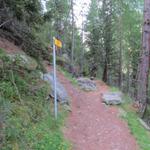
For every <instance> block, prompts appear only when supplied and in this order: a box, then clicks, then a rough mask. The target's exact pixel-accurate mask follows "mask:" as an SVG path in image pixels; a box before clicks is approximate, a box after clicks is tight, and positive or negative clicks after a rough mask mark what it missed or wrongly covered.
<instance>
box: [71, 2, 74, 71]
mask: <svg viewBox="0 0 150 150" xmlns="http://www.w3.org/2000/svg"><path fill="white" fill-rule="evenodd" d="M71 14H72V38H71V40H72V45H71V72H72V73H73V67H74V9H73V0H71Z"/></svg>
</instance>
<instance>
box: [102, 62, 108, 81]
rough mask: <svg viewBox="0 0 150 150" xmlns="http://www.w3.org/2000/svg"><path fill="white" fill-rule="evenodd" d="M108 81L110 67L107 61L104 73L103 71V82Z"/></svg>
mask: <svg viewBox="0 0 150 150" xmlns="http://www.w3.org/2000/svg"><path fill="white" fill-rule="evenodd" d="M107 79H108V65H107V60H106V61H105V66H104V71H103V79H102V80H103V81H104V82H107Z"/></svg>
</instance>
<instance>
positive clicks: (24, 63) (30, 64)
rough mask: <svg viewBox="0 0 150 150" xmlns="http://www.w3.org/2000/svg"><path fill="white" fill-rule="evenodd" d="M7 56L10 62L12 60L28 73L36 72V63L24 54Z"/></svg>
mask: <svg viewBox="0 0 150 150" xmlns="http://www.w3.org/2000/svg"><path fill="white" fill-rule="evenodd" d="M8 56H9V58H10V60H12V61H13V62H14V61H16V62H17V63H18V65H19V66H21V67H23V68H25V69H27V70H30V71H33V70H36V68H37V66H38V63H37V62H36V60H35V59H34V58H32V57H30V56H28V55H26V54H25V53H24V52H20V53H17V54H8Z"/></svg>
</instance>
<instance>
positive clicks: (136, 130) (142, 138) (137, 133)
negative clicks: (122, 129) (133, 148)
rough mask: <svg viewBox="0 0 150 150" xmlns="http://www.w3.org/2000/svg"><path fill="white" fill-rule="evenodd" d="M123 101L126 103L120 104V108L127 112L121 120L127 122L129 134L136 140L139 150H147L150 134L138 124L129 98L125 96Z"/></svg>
mask: <svg viewBox="0 0 150 150" xmlns="http://www.w3.org/2000/svg"><path fill="white" fill-rule="evenodd" d="M124 100H125V101H126V103H125V104H122V105H121V107H122V108H123V109H124V110H125V111H126V112H127V114H126V116H124V117H123V118H124V119H125V120H126V121H127V122H128V126H129V128H130V130H131V133H132V134H133V135H134V137H135V138H136V140H137V142H138V144H139V146H140V148H141V150H149V149H150V141H149V138H150V134H149V132H148V131H147V130H146V129H144V128H143V126H142V125H141V124H140V122H139V119H138V115H137V114H136V113H135V112H134V111H133V110H131V102H132V100H131V98H129V97H128V96H126V97H124Z"/></svg>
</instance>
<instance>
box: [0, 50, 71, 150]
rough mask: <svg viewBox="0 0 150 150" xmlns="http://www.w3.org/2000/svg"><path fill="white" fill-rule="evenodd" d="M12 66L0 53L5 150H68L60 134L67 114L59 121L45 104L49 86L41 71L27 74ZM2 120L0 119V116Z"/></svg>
mask: <svg viewBox="0 0 150 150" xmlns="http://www.w3.org/2000/svg"><path fill="white" fill-rule="evenodd" d="M17 64H18V63H17V62H11V61H10V60H9V58H8V57H7V56H6V55H5V53H4V51H3V50H2V49H0V81H1V82H0V114H1V115H2V116H3V117H2V118H3V119H2V120H0V121H1V122H0V123H2V125H3V128H2V130H0V133H1V134H0V136H1V137H2V145H1V144H0V149H2V150H29V149H30V150H67V149H69V144H68V143H67V142H66V141H65V140H64V137H63V134H62V132H61V130H60V128H61V126H62V125H63V122H64V118H65V115H66V114H65V112H64V111H63V109H61V111H60V115H59V119H58V120H57V121H56V120H54V117H53V116H52V114H53V110H52V104H51V105H50V102H49V101H47V100H46V98H47V96H48V94H49V91H50V89H49V86H48V84H47V83H45V82H43V81H42V80H41V79H40V75H39V74H38V71H37V70H35V71H28V70H26V69H24V68H22V67H20V66H18V65H17ZM0 117H1V116H0Z"/></svg>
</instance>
